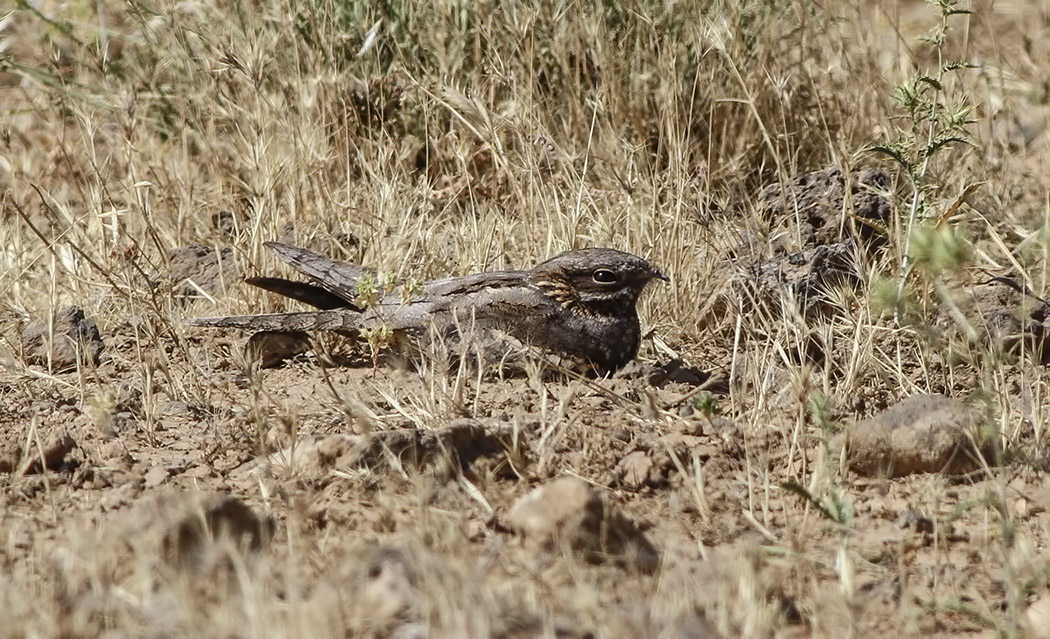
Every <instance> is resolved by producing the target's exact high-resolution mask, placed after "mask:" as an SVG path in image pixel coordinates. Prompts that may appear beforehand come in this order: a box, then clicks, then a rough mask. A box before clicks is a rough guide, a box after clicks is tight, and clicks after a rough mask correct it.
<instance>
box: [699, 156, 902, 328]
mask: <svg viewBox="0 0 1050 639" xmlns="http://www.w3.org/2000/svg"><path fill="white" fill-rule="evenodd" d="M889 183H890V178H889V176H888V175H887V174H886V173H885V172H883V171H881V170H879V169H874V168H866V169H859V170H857V171H853V172H852V173H851V174H850V176H849V180H848V184H847V179H846V176H845V175H844V174H843V172H842V171H841V170H840V169H837V168H830V169H825V170H823V171H816V172H813V173H806V174H802V175H799V176H796V177H794V178H793V179H791V180H790V181H788V182H787V183H784V184H772V185H769V186H767V187H765V188H764V189H762V191H761V193H760V194H759V203H758V213H759V217H760V218H761V219H763V220H766V221H768V223H769V227H768V228H764V229H762V230H756V231H754V232H753V233H751V234H750V235H748V236H747V239H746V240H745V241H743V242H741V244H740V245H739V246H738V247H737V248H736V249H735V250H734V251H733V254H732V255H730V262H728V263H727V265H726V266H725V267H724V269H723V270H724V271H725V272H723V273H721V274H716V276H715V277H713V278H712V281H714V282H718V283H719V284H717V285H716V286H717V288H716V289H713V290H710V291H707V294H706V295H705V299H706V301H705V302H704V303H703V305H702V307H701V308H700V312H699V315H700V317H702V318H708V317H709V316H711V317H713V318H724V317H725V316H726V315H727V314H728V313H729V311H730V309H734V308H738V307H739V306H740V304H741V303H743V304H745V305H746V306H748V307H752V306H764V307H766V308H767V310H772V311H774V312H775V311H776V310H777V309H779V308H781V306H782V304H783V302H784V301H789V302H791V305H792V306H793V307H795V308H798V309H799V310H801V311H803V312H804V313H814V312H822V311H825V310H829V309H834V308H835V306H834V304H829V303H828V302H829V301H830V300H829V291H831V290H833V289H835V288H837V287H841V286H848V287H852V288H855V287H857V286H858V285H859V284H860V282H862V281H863V279H864V277H866V274H865V273H864V272H863V271H862V270H861V269H860V268H859V265H860V264H861V260H860V259H858V257H859V254H864V253H870V252H871V251H872V250H874V249H875V248H876V247H877V246H878V245H879V244H880V243H881V236H880V235H879V234H878V233H876V229H878V228H883V227H885V226H886V224H887V221H888V220H889V218H890V214H891V212H892V201H891V198H890V197H888V195H887V188H888V185H889Z"/></svg>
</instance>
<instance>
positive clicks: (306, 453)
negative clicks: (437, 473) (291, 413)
mask: <svg viewBox="0 0 1050 639" xmlns="http://www.w3.org/2000/svg"><path fill="white" fill-rule="evenodd" d="M511 436H512V433H511V430H510V429H509V428H507V429H502V428H497V429H489V428H486V427H485V426H484V425H483V424H482V423H481V422H478V421H476V420H472V419H459V420H456V421H453V422H452V423H450V424H448V425H447V426H444V427H442V428H436V429H433V430H419V429H416V428H401V429H397V430H384V431H375V432H372V433H368V434H365V435H327V436H323V437H318V438H313V439H310V438H305V439H303V440H300V441H298V442H296V444H295V446H291V447H288V448H285V449H284V450H280V451H278V452H276V453H273V454H272V455H270V457H269V458H268V462H269V463H270V464H271V465H272V466H274V467H277V468H280V469H282V471H283V472H294V473H295V474H297V475H299V476H305V477H324V476H326V475H327V474H328V473H329V472H331V471H332V470H333V469H337V468H354V467H359V466H366V467H377V466H380V465H383V464H386V463H388V462H389V461H390V460H391V457H393V458H396V459H397V460H398V461H399V463H401V464H411V465H417V466H418V465H422V464H426V463H429V462H431V461H433V460H434V459H435V458H438V457H440V456H442V455H448V454H451V455H453V456H454V457H455V458H456V459H457V460H458V461H459V463H460V464H462V465H467V464H469V463H470V462H472V461H473V460H474V459H476V458H478V457H480V456H483V455H488V454H492V453H498V452H502V451H503V450H504V444H503V442H504V440H505V439H508V438H510V437H511Z"/></svg>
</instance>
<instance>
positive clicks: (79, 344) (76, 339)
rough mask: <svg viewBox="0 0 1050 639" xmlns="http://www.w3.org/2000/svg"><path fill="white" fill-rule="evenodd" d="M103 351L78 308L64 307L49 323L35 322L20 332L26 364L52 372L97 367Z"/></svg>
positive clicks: (92, 324)
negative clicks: (81, 364) (47, 367)
mask: <svg viewBox="0 0 1050 639" xmlns="http://www.w3.org/2000/svg"><path fill="white" fill-rule="evenodd" d="M49 323H50V326H49ZM104 348H105V344H104V343H103V341H102V336H101V335H99V332H98V326H96V325H95V321H94V320H92V319H90V318H88V317H87V316H85V315H84V311H83V309H81V308H80V307H79V306H69V307H66V308H64V309H62V310H61V311H58V312H56V313H54V315H53V316H52V319H51V321H50V322H48V320H38V321H36V322H32V323H31V324H29V325H28V326H26V327H25V329H24V330H23V331H22V355H23V357H24V359H25V361H26V363H27V364H30V365H35V366H49V367H50V370H51V371H53V372H56V373H60V372H64V371H68V370H72V369H74V368H76V367H77V364H78V363H81V362H83V363H86V364H90V365H92V366H95V365H97V364H98V362H99V357H100V356H101V355H102V350H103V349H104Z"/></svg>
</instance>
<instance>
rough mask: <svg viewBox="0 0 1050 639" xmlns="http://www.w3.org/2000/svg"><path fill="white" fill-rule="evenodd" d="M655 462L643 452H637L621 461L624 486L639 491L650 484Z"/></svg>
mask: <svg viewBox="0 0 1050 639" xmlns="http://www.w3.org/2000/svg"><path fill="white" fill-rule="evenodd" d="M652 468H653V460H652V458H650V457H649V455H648V454H647V453H646V452H645V451H643V450H636V451H634V452H633V453H630V454H629V455H627V456H626V457H624V458H623V459H622V460H620V469H619V470H620V476H621V477H622V481H623V484H624V486H626V487H627V488H631V489H634V490H637V489H639V488H641V487H642V486H645V485H646V484H647V483H648V482H649V472H650V471H651V470H652Z"/></svg>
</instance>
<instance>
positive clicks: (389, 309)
mask: <svg viewBox="0 0 1050 639" xmlns="http://www.w3.org/2000/svg"><path fill="white" fill-rule="evenodd" d="M553 311H554V307H553V305H552V302H551V300H550V298H548V297H547V296H545V295H543V294H542V293H541V292H539V291H537V290H536V289H534V288H532V287H529V286H527V285H525V284H524V276H523V274H522V273H521V272H516V271H506V272H499V273H483V274H479V275H468V276H465V277H456V278H448V279H445V280H434V281H433V282H429V283H428V284H426V285H425V286H424V292H423V294H421V295H419V296H418V297H415V298H412V299H411V300H408V301H402V300H400V299H399V298H397V296H395V295H392V294H391V295H387V296H386V297H384V298H383V300H382V301H381V302H380V303H379V304H377V305H375V306H372V307H370V308H368V309H366V310H365V311H364V313H362V315H361V324H362V325H363V326H366V327H368V326H378V325H385V326H388V327H389V328H391V329H394V330H426V329H429V328H432V327H433V328H436V329H438V330H439V331H440V332H447V331H449V330H457V331H459V330H463V328H464V327H465V325H470V326H473V327H474V328H477V329H488V328H497V327H500V328H502V327H506V328H510V329H513V332H516V333H522V334H525V333H529V334H531V333H533V332H534V331H535V330H542V327H543V326H546V325H547V324H548V323H549V317H550V315H551V313H552V312H553Z"/></svg>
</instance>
